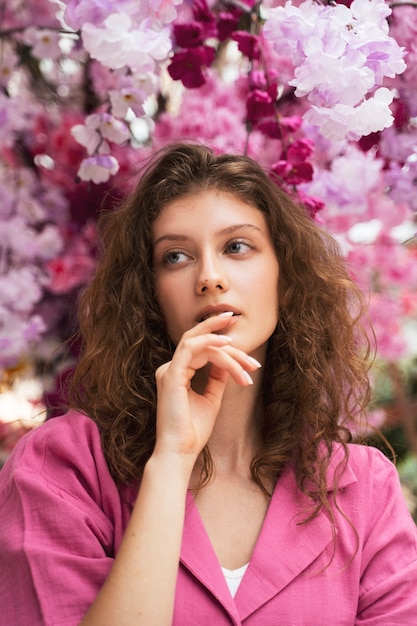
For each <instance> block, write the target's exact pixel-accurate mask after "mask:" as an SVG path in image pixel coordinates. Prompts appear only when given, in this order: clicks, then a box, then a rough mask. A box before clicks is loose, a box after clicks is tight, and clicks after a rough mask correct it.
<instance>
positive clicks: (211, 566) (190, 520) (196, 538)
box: [180, 492, 241, 624]
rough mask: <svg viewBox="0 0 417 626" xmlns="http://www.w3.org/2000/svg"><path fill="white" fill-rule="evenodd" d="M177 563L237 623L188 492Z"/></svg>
mask: <svg viewBox="0 0 417 626" xmlns="http://www.w3.org/2000/svg"><path fill="white" fill-rule="evenodd" d="M180 561H181V563H182V564H183V565H184V566H185V567H186V568H187V569H188V570H189V571H190V572H191V573H192V574H193V576H195V578H197V579H198V580H199V581H200V582H201V583H202V584H203V585H204V586H205V587H206V589H208V590H209V591H210V593H212V595H213V596H214V597H215V598H216V599H217V600H218V601H219V602H220V604H222V605H223V607H224V608H225V610H226V611H227V612H228V613H229V614H230V616H231V617H232V618H233V619H234V621H235V623H237V624H240V621H241V620H240V617H239V614H238V611H237V609H236V605H235V603H234V600H233V598H232V596H231V594H230V591H229V588H228V586H227V583H226V579H225V577H224V575H223V572H222V570H221V566H220V563H219V561H218V559H217V556H216V553H215V552H214V549H213V546H212V544H211V542H210V539H209V537H208V535H207V532H206V529H205V527H204V524H203V522H202V519H201V517H200V513H199V512H198V509H197V506H196V504H195V502H194V498H193V496H192V493H191V492H188V493H187V500H186V512H185V522H184V532H183V539H182V545H181V555H180Z"/></svg>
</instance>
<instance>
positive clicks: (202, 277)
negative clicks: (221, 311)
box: [196, 258, 229, 294]
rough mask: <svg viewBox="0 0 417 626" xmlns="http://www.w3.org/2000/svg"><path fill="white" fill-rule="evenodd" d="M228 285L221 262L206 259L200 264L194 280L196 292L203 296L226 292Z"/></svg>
mask: <svg viewBox="0 0 417 626" xmlns="http://www.w3.org/2000/svg"><path fill="white" fill-rule="evenodd" d="M228 288H229V284H228V281H227V277H226V273H225V271H224V268H223V266H222V264H221V261H220V260H218V259H213V258H206V259H204V261H202V262H201V264H200V268H199V273H198V276H197V280H196V291H197V293H198V294H203V293H206V292H210V291H214V292H216V291H227V289H228Z"/></svg>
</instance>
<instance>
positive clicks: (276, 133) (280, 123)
mask: <svg viewBox="0 0 417 626" xmlns="http://www.w3.org/2000/svg"><path fill="white" fill-rule="evenodd" d="M301 122H302V118H301V117H300V116H299V115H291V116H290V117H278V119H276V118H270V119H265V120H261V121H260V122H258V124H257V125H256V130H259V131H260V132H261V133H263V134H264V135H266V137H270V138H271V139H281V138H282V137H283V136H286V135H287V133H294V132H295V131H296V130H298V129H299V128H300V127H301Z"/></svg>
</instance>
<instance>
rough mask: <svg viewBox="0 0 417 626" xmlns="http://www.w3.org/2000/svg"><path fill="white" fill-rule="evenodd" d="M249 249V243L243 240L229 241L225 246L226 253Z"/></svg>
mask: <svg viewBox="0 0 417 626" xmlns="http://www.w3.org/2000/svg"><path fill="white" fill-rule="evenodd" d="M249 250H250V245H249V244H247V243H245V242H244V241H231V242H230V243H229V244H228V245H227V247H226V252H227V254H242V253H244V252H248V251H249Z"/></svg>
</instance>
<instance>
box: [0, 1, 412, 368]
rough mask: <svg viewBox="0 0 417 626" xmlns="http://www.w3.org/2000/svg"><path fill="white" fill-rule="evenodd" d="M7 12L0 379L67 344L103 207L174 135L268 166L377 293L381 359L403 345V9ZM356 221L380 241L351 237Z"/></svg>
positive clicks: (201, 6)
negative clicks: (48, 344) (51, 346)
mask: <svg viewBox="0 0 417 626" xmlns="http://www.w3.org/2000/svg"><path fill="white" fill-rule="evenodd" d="M3 4H4V6H3V8H2V11H3V13H2V25H1V28H0V38H1V44H2V46H1V51H0V119H1V122H2V123H1V124H0V139H1V143H0V146H1V148H0V183H1V184H0V222H1V224H0V226H1V229H2V240H1V242H0V346H1V350H0V372H1V370H2V369H4V368H8V367H10V366H12V365H14V364H16V363H18V362H19V361H21V360H22V359H24V358H25V356H26V355H27V354H28V353H29V351H30V349H31V346H32V347H33V346H35V347H37V349H38V350H41V343H42V337H44V338H45V339H47V338H50V337H51V335H56V336H57V340H58V341H60V340H62V339H63V338H65V334H66V332H67V330H66V324H67V322H68V318H69V317H70V316H71V312H70V311H68V308H70V307H69V302H71V303H72V302H73V301H75V298H74V297H73V296H74V294H76V293H77V290H78V289H79V288H80V287H82V286H83V285H84V284H85V283H86V282H88V280H89V277H90V276H91V274H92V272H93V271H94V266H95V255H96V245H95V219H96V216H97V214H98V212H99V210H100V208H101V207H102V206H103V203H104V202H107V203H109V202H110V203H111V201H112V199H113V198H114V197H115V196H116V197H117V199H119V198H120V197H122V196H123V194H124V193H125V192H126V189H127V188H128V183H127V182H126V181H127V179H128V176H129V174H130V173H131V172H132V171H134V170H135V167H136V164H137V163H138V162H139V161H140V160H141V159H142V157H145V156H146V155H147V154H148V153H149V151H150V150H152V149H157V148H159V147H161V146H162V145H164V144H165V143H167V142H169V141H171V140H174V139H175V140H178V139H193V140H196V141H200V142H203V143H206V144H208V145H210V146H212V147H213V148H214V149H215V150H216V151H217V152H225V151H227V152H230V151H232V152H239V153H246V154H248V155H250V156H252V157H253V158H255V159H256V160H257V161H258V162H260V163H261V164H262V165H263V166H264V167H265V168H266V169H267V170H268V171H269V172H270V174H271V177H272V178H273V179H274V180H275V181H276V182H277V184H280V185H282V186H283V187H284V188H285V189H286V190H287V191H289V192H290V193H293V194H294V197H295V198H296V199H297V201H299V202H301V203H302V204H303V205H304V206H305V207H306V209H307V210H308V211H310V213H311V214H312V215H313V216H314V217H315V219H317V220H319V221H320V222H321V223H322V224H323V225H324V226H325V227H326V228H327V229H328V230H329V231H331V232H333V233H334V234H335V236H336V237H337V238H338V239H339V240H340V243H341V246H342V248H343V250H344V251H345V254H346V256H347V258H348V259H349V262H350V264H351V266H352V271H353V273H354V274H355V275H357V276H358V280H359V281H361V280H363V281H364V282H363V284H364V285H365V284H368V285H369V284H370V285H371V295H372V299H371V300H372V302H371V313H372V317H373V319H374V321H375V325H376V328H377V330H378V333H379V335H380V337H381V342H380V345H381V356H382V357H383V358H387V359H390V358H398V357H399V356H400V355H401V354H404V353H405V352H406V351H407V350H409V343H407V339H406V335H404V334H403V333H402V329H403V326H404V324H403V322H404V321H406V320H408V319H409V318H413V319H415V318H416V316H417V313H416V308H417V307H416V306H415V305H414V304H413V302H412V300H413V298H414V297H415V293H416V289H417V277H416V275H415V272H413V271H411V269H410V268H411V267H412V265H413V263H415V257H414V256H413V255H414V252H413V246H412V245H408V246H404V245H402V244H403V241H404V240H406V239H410V238H412V237H413V235H414V232H415V225H413V212H415V211H416V210H417V193H416V182H415V181H416V179H417V148H416V146H417V125H416V119H417V97H416V94H417V90H416V87H417V72H416V69H415V68H416V62H415V60H416V55H417V45H416V41H417V37H416V35H417V7H416V8H415V7H414V6H413V3H406V4H403V5H401V4H399V3H395V5H393V6H392V7H391V6H390V4H389V2H385V1H384V0H353V1H352V2H350V1H343V2H342V1H340V2H338V1H335V2H332V3H323V2H319V1H314V0H303V1H298V0H297V1H293V2H291V1H289V2H285V1H284V0H282V1H281V0H264V1H263V2H262V1H255V0H194V1H193V2H191V1H190V0H118V2H114V1H112V0H37V2H36V3H18V2H14V1H12V0H6V1H5V2H4V3H3ZM35 5H36V6H35ZM109 190H111V191H112V193H111V194H109V193H108V192H109ZM107 206H108V205H107ZM360 225H367V228H368V231H369V229H371V230H372V229H373V230H372V235H371V236H370V237H369V238H368V239H367V240H366V241H365V240H363V241H361V242H358V241H356V240H355V236H354V234H355V229H357V227H358V226H360ZM398 233H402V234H401V235H399V234H398ZM387 242H389V245H388V243H387ZM381 250H382V251H383V253H380V251H381ZM359 270H364V271H363V272H360V271H359ZM361 277H362V278H361ZM394 327H395V330H396V332H395V333H394V332H393V329H394ZM387 329H391V331H390V332H387Z"/></svg>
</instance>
